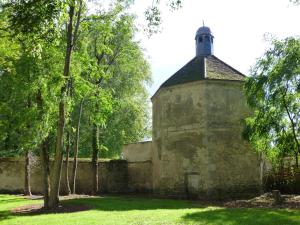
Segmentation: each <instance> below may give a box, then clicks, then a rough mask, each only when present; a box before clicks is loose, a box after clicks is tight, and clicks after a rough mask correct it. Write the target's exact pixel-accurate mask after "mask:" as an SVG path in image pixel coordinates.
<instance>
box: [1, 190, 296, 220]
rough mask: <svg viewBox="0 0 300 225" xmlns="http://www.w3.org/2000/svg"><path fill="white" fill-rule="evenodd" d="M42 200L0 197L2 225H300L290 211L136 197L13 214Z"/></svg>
mask: <svg viewBox="0 0 300 225" xmlns="http://www.w3.org/2000/svg"><path fill="white" fill-rule="evenodd" d="M38 203H41V200H28V199H24V198H23V197H21V196H14V195H0V224H1V225H5V224H20V225H26V224H28V225H36V224H37V225H40V224H46V225H59V224H62V225H68V224H70V225H71V224H72V225H75V224H83V225H90V224H101V225H102V224H110V225H115V224H134V225H138V224H164V225H169V224H203V225H204V224H205V225H207V224H220V225H221V224H222V225H223V224H239V225H247V224H255V225H261V224H271V225H277V224H278V225H289V224H291V225H294V224H299V225H300V211H299V210H288V209H232V208H222V207H214V206H211V207H201V206H200V205H199V203H195V202H191V201H182V200H161V199H147V198H138V197H137V198H134V197H98V198H82V199H72V200H65V201H64V204H84V205H89V206H91V207H92V209H89V210H86V211H81V212H73V213H57V214H55V213H49V214H42V215H28V214H27V215H26V214H23V215H20V214H12V213H11V212H10V210H11V209H13V208H15V207H19V206H23V205H26V204H38Z"/></svg>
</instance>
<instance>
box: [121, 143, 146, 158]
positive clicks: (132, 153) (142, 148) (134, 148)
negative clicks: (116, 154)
mask: <svg viewBox="0 0 300 225" xmlns="http://www.w3.org/2000/svg"><path fill="white" fill-rule="evenodd" d="M122 153H123V157H124V159H126V160H127V162H144V161H149V160H152V141H144V142H138V143H131V144H127V145H125V146H124V147H123V150H122Z"/></svg>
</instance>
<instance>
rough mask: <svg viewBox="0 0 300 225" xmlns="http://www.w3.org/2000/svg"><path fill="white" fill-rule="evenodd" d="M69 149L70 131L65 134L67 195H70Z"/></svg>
mask: <svg viewBox="0 0 300 225" xmlns="http://www.w3.org/2000/svg"><path fill="white" fill-rule="evenodd" d="M70 149H71V140H70V131H68V133H67V146H66V168H65V171H66V188H67V193H68V195H70V194H71V188H70V182H69V156H70Z"/></svg>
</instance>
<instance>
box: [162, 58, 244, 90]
mask: <svg viewBox="0 0 300 225" xmlns="http://www.w3.org/2000/svg"><path fill="white" fill-rule="evenodd" d="M245 78H246V76H245V75H244V74H242V73H241V72H239V71H237V70H236V69H234V68H232V67H231V66H229V65H228V64H226V63H225V62H223V61H222V60H220V59H219V58H217V57H216V56H214V55H209V56H196V57H195V58H193V59H192V60H191V61H190V62H188V63H187V64H186V65H185V66H183V67H182V68H181V69H180V70H178V71H177V72H176V73H175V74H174V75H173V76H171V77H170V78H169V79H168V80H166V81H165V82H164V83H163V84H162V85H161V86H160V88H162V87H169V86H173V85H177V84H184V83H188V82H193V81H199V80H230V81H243V80H245Z"/></svg>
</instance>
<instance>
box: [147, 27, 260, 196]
mask: <svg viewBox="0 0 300 225" xmlns="http://www.w3.org/2000/svg"><path fill="white" fill-rule="evenodd" d="M213 38H214V37H213V35H212V33H211V31H210V29H209V28H208V27H204V26H203V27H200V28H199V29H198V31H197V33H196V38H195V39H196V56H195V57H194V58H193V59H192V60H191V61H190V62H188V63H187V64H186V65H185V66H183V67H182V68H181V69H180V70H179V71H177V72H176V73H175V74H174V75H173V76H171V77H170V78H169V79H168V80H166V81H165V82H164V83H163V84H162V85H161V87H160V88H159V89H158V91H157V92H156V93H155V94H154V96H153V97H152V103H153V156H152V162H153V192H154V193H155V194H157V195H162V196H172V197H188V198H199V199H201V198H202V199H222V198H227V197H240V196H245V195H248V194H256V193H258V192H259V190H260V187H261V180H260V160H259V157H258V155H257V154H255V153H254V152H253V151H252V150H251V149H250V146H249V144H248V143H247V142H246V141H245V140H243V139H242V135H241V133H242V129H243V125H242V120H243V119H244V118H245V117H247V116H248V115H249V108H248V106H247V104H246V99H245V96H244V93H243V83H244V79H245V76H244V75H243V74H242V73H240V72H239V71H237V70H236V69H234V68H232V67H231V66H229V65H228V64H226V63H225V62H223V61H222V60H220V59H219V58H217V57H216V56H214V55H213Z"/></svg>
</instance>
